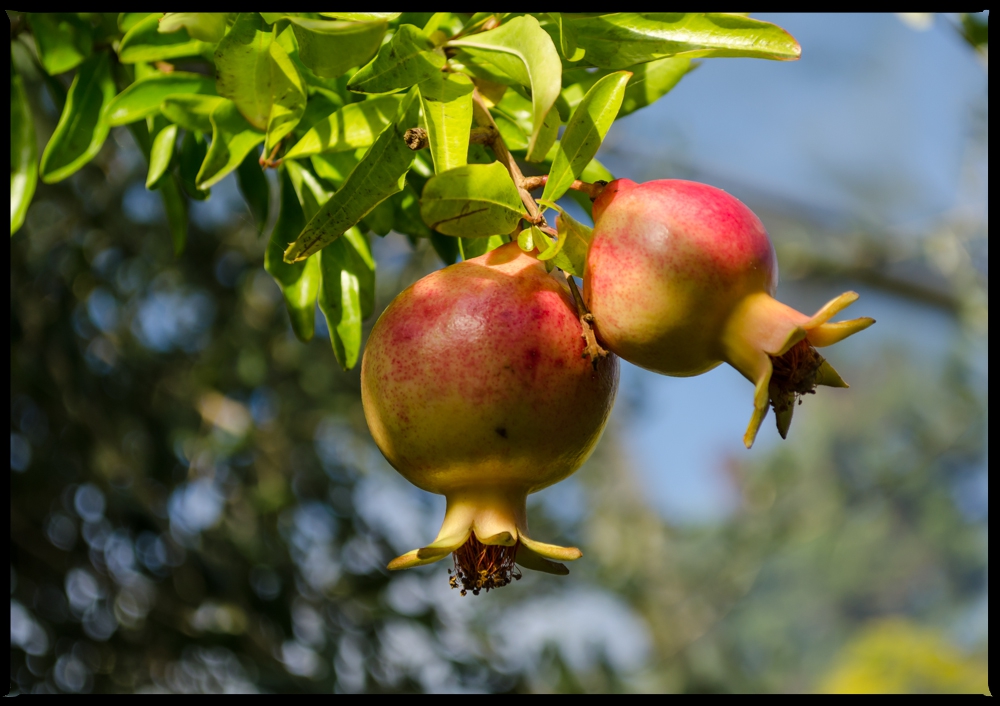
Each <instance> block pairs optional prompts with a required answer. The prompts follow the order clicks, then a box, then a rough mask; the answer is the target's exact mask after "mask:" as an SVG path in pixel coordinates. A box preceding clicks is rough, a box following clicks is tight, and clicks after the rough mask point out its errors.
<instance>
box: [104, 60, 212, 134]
mask: <svg viewBox="0 0 1000 706" xmlns="http://www.w3.org/2000/svg"><path fill="white" fill-rule="evenodd" d="M191 94H202V95H209V96H213V95H215V81H214V80H212V79H211V78H209V77H208V76H202V75H201V74H192V73H186V72H183V71H175V72H173V73H169V74H161V73H155V74H153V75H151V76H149V77H148V78H144V79H142V80H140V81H136V82H135V83H133V84H132V85H131V86H129V87H128V88H126V89H125V90H124V91H122V92H121V93H119V94H118V95H117V96H115V98H114V100H112V101H111V104H110V105H109V106H108V124H109V125H111V126H115V125H125V124H127V123H131V122H134V121H136V120H141V119H143V118H145V117H147V116H149V115H153V114H154V113H157V112H158V111H159V110H160V106H161V105H162V104H163V101H164V100H166V99H168V98H171V97H173V96H182V97H187V96H188V95H191Z"/></svg>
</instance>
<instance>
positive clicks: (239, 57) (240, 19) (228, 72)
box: [168, 12, 273, 130]
mask: <svg viewBox="0 0 1000 706" xmlns="http://www.w3.org/2000/svg"><path fill="white" fill-rule="evenodd" d="M168 36H169V35H168ZM272 39H273V35H272V33H271V28H270V26H268V25H267V24H265V22H264V20H263V19H262V18H261V16H260V14H258V13H256V12H241V13H240V14H239V15H237V16H236V22H235V23H234V24H233V26H232V27H231V28H230V30H229V32H228V33H227V34H226V36H225V37H223V39H222V41H220V42H219V46H218V48H217V49H216V50H215V68H216V77H217V79H216V85H217V88H218V91H219V95H220V96H225V97H226V98H229V99H230V100H231V101H233V102H234V103H235V104H236V107H237V108H238V109H239V111H240V113H242V114H243V117H244V118H246V119H247V122H249V123H250V124H251V125H253V126H254V127H255V128H257V129H259V130H265V129H267V121H268V117H269V116H270V114H271V101H272V97H273V96H272V93H271V65H272V59H271V52H270V48H271V42H272Z"/></svg>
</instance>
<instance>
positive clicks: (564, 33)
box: [549, 12, 586, 62]
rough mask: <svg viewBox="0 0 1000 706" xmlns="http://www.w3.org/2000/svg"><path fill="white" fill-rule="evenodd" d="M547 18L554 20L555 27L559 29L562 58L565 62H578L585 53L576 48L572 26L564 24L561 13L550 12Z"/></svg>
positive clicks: (580, 48) (581, 49)
mask: <svg viewBox="0 0 1000 706" xmlns="http://www.w3.org/2000/svg"><path fill="white" fill-rule="evenodd" d="M549 16H550V17H552V19H553V20H555V22H556V26H557V27H558V28H559V52H560V53H561V54H562V56H563V58H564V59H566V61H572V62H576V61H580V59H582V58H583V57H584V55H585V54H586V51H585V50H584V49H583V47H579V46H577V44H576V32H575V31H574V30H573V26H572V25H571V24H569V23H568V22H566V20H565V18H563V16H562V14H561V13H558V12H550V13H549Z"/></svg>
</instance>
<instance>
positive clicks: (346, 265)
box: [309, 228, 375, 370]
mask: <svg viewBox="0 0 1000 706" xmlns="http://www.w3.org/2000/svg"><path fill="white" fill-rule="evenodd" d="M317 258H318V259H319V263H320V272H321V273H322V282H321V286H320V291H319V308H320V311H322V312H323V316H325V317H326V323H327V328H329V330H330V343H331V344H332V346H333V352H334V355H335V356H336V358H337V362H338V363H340V366H341V367H342V368H343V369H344V370H350V369H351V368H353V367H354V366H355V365H356V364H357V362H358V355H359V353H360V352H361V333H362V331H361V322H362V320H363V319H364V318H365V315H366V314H365V309H366V308H367V310H368V315H370V314H371V311H372V309H373V307H374V300H375V261H374V260H373V259H372V256H371V252H370V250H369V248H368V241H367V240H366V239H365V236H364V235H362V234H361V232H360V231H359V230H358V229H357V228H349V229H348V230H347V231H346V232H345V233H344V235H343V237H341V238H338V239H337V240H335V241H334V242H332V243H331V244H330V245H329V246H328V247H327V248H324V249H323V251H322V252H319V253H317V254H316V256H315V257H314V258H309V259H310V260H312V259H317Z"/></svg>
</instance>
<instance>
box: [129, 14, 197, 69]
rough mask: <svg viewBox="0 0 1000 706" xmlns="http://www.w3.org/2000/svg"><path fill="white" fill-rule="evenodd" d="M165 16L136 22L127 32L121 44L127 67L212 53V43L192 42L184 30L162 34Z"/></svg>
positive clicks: (150, 17) (152, 16)
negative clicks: (161, 27)
mask: <svg viewBox="0 0 1000 706" xmlns="http://www.w3.org/2000/svg"><path fill="white" fill-rule="evenodd" d="M162 16H163V15H161V14H160V13H158V12H157V13H153V14H151V15H149V16H148V17H145V18H143V19H141V20H139V21H138V22H136V23H135V24H134V25H133V26H132V28H131V29H130V30H129V31H128V32H126V33H125V36H124V37H122V41H121V43H120V44H119V45H118V60H119V61H121V62H122V63H123V64H135V63H137V62H140V61H145V62H154V61H164V60H166V59H177V58H179V57H182V56H198V55H200V54H203V53H205V52H208V51H211V50H212V48H213V47H212V45H211V44H210V43H208V42H202V41H199V40H197V39H191V37H190V36H188V33H187V32H186V31H185V30H183V29H181V30H179V31H177V32H172V33H170V34H162V33H161V32H160V18H161V17H162Z"/></svg>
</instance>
